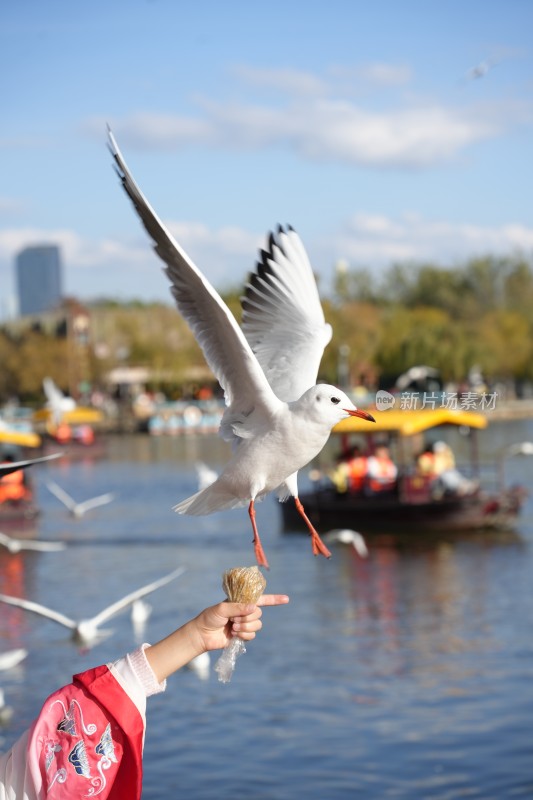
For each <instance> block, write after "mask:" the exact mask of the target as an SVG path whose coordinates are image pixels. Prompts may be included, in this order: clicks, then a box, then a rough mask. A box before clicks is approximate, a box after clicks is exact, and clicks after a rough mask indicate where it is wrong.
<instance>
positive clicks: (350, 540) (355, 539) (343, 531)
mask: <svg viewBox="0 0 533 800" xmlns="http://www.w3.org/2000/svg"><path fill="white" fill-rule="evenodd" d="M324 541H326V542H328V544H329V543H330V542H336V543H338V544H350V545H352V547H353V548H354V550H355V551H356V553H357V554H358V555H360V556H361V558H368V547H367V546H366V542H365V540H364V538H363V536H362V535H361V534H360V533H359V532H358V531H352V530H350V529H349V528H335V529H334V530H332V531H328V533H326V535H325V536H324Z"/></svg>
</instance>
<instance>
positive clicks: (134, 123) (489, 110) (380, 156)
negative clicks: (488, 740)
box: [84, 63, 531, 169]
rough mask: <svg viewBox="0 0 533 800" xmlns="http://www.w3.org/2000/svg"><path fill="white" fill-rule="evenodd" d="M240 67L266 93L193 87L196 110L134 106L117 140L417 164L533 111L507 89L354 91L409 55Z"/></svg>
mask: <svg viewBox="0 0 533 800" xmlns="http://www.w3.org/2000/svg"><path fill="white" fill-rule="evenodd" d="M234 74H235V75H237V77H238V78H239V79H240V80H241V82H242V81H246V82H247V83H248V84H249V85H251V86H252V87H253V88H254V89H259V90H260V89H269V90H274V94H273V95H272V96H269V97H268V99H265V98H264V97H263V98H261V95H260V94H258V93H257V92H256V93H255V94H254V100H253V102H251V101H245V100H243V99H242V92H241V93H240V94H239V97H241V99H239V100H235V99H231V100H227V99H224V100H222V99H219V98H217V99H213V98H207V97H203V98H201V97H195V98H194V99H193V100H191V102H192V103H194V105H195V106H196V110H195V112H193V113H192V114H188V115H185V114H169V113H167V114H157V113H152V112H138V113H136V114H131V115H129V116H126V117H123V118H121V119H120V118H119V119H117V120H114V121H113V130H114V132H115V133H116V134H117V136H118V138H119V141H121V142H123V143H124V144H127V145H128V146H132V147H133V146H135V147H138V148H156V149H164V150H177V149H180V148H184V147H187V146H191V145H194V146H204V147H210V148H217V149H222V150H234V149H236V148H238V149H242V150H264V149H269V148H284V149H286V150H289V151H292V152H294V153H296V154H297V155H298V156H300V157H301V158H302V159H305V160H308V161H315V162H317V161H319V162H333V163H335V162H337V163H343V164H351V165H362V166H372V167H391V166H392V167H399V168H404V169H416V168H427V167H431V166H433V165H439V164H442V163H445V162H448V161H450V160H453V159H455V158H457V157H458V156H459V155H460V154H462V152H463V151H464V149H465V148H466V147H468V146H469V145H472V144H475V143H476V142H480V141H482V140H485V139H488V138H491V137H496V136H498V135H500V134H501V133H502V131H503V130H504V128H511V127H512V126H514V125H516V124H519V123H521V122H523V121H524V120H527V121H530V120H531V108H530V105H529V104H526V106H525V107H524V104H521V105H520V104H519V105H518V106H517V104H516V103H513V102H512V100H511V99H510V98H508V99H506V100H505V101H504V103H503V104H502V102H498V103H496V102H494V103H492V104H489V103H485V104H484V105H483V106H478V107H474V106H460V105H456V106H453V105H450V104H445V103H439V102H437V101H435V100H430V101H429V100H426V99H413V97H412V96H411V97H410V98H409V99H405V98H404V97H403V96H402V95H401V94H398V93H397V92H395V93H394V96H392V95H391V96H389V95H379V98H380V99H379V100H378V99H377V95H376V93H375V92H372V94H370V93H369V95H368V96H367V98H366V99H365V101H364V102H363V101H362V100H361V99H359V100H358V101H356V100H354V99H353V95H354V94H357V93H361V92H364V90H365V87H368V86H369V85H371V84H372V83H373V84H375V85H378V84H379V85H380V87H382V88H383V87H389V88H391V87H400V86H402V85H404V84H406V83H408V82H409V81H410V80H411V78H412V76H411V71H410V69H409V67H408V66H406V65H392V64H386V63H376V64H369V65H363V66H360V67H354V68H352V69H345V68H342V67H331V68H330V69H329V70H328V71H327V73H326V76H325V77H321V76H317V75H315V74H313V73H309V72H305V71H302V70H296V69H275V70H269V69H258V68H249V67H246V66H238V67H235V68H234ZM385 98H387V99H385ZM463 101H464V98H463ZM504 106H505V107H504ZM504 112H505V113H504ZM103 124H104V121H103V120H102V119H92V120H88V121H87V122H86V123H85V125H84V127H85V129H86V130H89V131H90V132H91V133H94V132H96V131H97V134H98V136H101V131H102V127H103Z"/></svg>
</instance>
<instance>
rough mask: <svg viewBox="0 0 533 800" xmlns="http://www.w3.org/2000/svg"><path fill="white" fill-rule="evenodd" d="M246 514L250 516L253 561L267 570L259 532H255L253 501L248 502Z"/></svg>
mask: <svg viewBox="0 0 533 800" xmlns="http://www.w3.org/2000/svg"><path fill="white" fill-rule="evenodd" d="M248 514H249V515H250V520H251V523H252V528H253V530H254V552H255V560H256V561H257V563H258V564H259V566H260V567H266V569H269V566H268V561H267V560H266V556H265V551H264V550H263V545H262V544H261V539H260V538H259V531H258V530H257V525H256V524H255V506H254V501H253V500H250V505H249V506H248Z"/></svg>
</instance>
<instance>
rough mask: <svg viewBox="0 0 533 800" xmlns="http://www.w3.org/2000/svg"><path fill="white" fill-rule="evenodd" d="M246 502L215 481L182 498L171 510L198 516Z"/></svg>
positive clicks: (237, 506) (239, 506)
mask: <svg viewBox="0 0 533 800" xmlns="http://www.w3.org/2000/svg"><path fill="white" fill-rule="evenodd" d="M247 504H248V501H247V500H240V499H239V498H238V497H235V495H232V494H229V493H228V492H227V491H224V489H222V488H221V487H220V486H217V485H216V483H215V484H212V485H211V486H208V487H207V488H206V489H202V490H201V491H200V492H196V494H193V495H191V496H190V497H187V498H186V499H185V500H182V501H181V502H180V503H178V504H177V505H175V506H174V508H173V510H174V511H176V513H177V514H191V515H193V516H196V517H200V516H202V515H204V514H212V513H214V512H215V511H225V510H228V509H230V508H241V507H242V506H245V505H247Z"/></svg>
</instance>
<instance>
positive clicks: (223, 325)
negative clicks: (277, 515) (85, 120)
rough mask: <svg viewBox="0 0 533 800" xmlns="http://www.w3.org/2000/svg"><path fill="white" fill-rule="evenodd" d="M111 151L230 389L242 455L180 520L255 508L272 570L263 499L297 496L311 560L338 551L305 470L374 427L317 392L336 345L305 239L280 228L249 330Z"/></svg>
mask: <svg viewBox="0 0 533 800" xmlns="http://www.w3.org/2000/svg"><path fill="white" fill-rule="evenodd" d="M108 133H109V147H110V150H111V153H112V154H113V157H114V159H115V165H116V170H117V173H118V175H119V178H120V180H121V182H122V185H123V188H124V190H125V191H126V194H127V195H128V196H129V198H130V200H131V201H132V203H133V205H134V207H135V210H136V211H137V214H138V215H139V217H140V220H141V222H142V224H143V225H144V227H145V229H146V231H147V232H148V234H149V235H150V237H151V238H152V240H153V243H154V247H155V250H156V253H157V254H158V255H159V257H160V258H161V259H162V260H163V262H164V263H165V265H166V266H165V272H166V274H167V277H168V278H169V280H170V282H171V291H172V294H173V296H174V300H175V302H176V305H177V307H178V310H179V311H180V313H181V314H182V315H183V317H184V319H185V320H186V321H187V323H188V325H189V327H190V328H191V330H192V332H193V334H194V335H195V337H196V339H197V341H198V343H199V344H200V346H201V348H202V350H203V353H204V356H205V359H206V361H207V363H208V365H209V367H210V368H211V370H212V372H213V373H214V375H215V376H216V378H217V380H218V382H219V383H220V385H221V386H222V388H223V390H224V396H225V401H226V406H227V408H226V411H225V413H224V416H223V418H222V421H221V425H220V435H221V436H222V438H223V439H225V440H226V441H230V442H231V443H232V444H233V447H234V454H233V456H232V458H231V459H230V460H229V462H228V463H227V464H226V466H225V467H224V469H223V471H222V472H221V474H220V475H219V477H218V478H217V479H216V480H215V481H214V482H213V483H212V484H211V485H210V486H208V487H206V488H204V489H202V490H200V491H199V492H197V493H196V494H194V495H192V496H191V497H189V498H187V499H185V500H183V501H182V502H180V503H178V504H177V505H176V506H175V507H174V510H175V511H177V512H178V513H180V514H193V515H201V514H211V513H213V512H215V511H221V510H224V509H230V508H237V507H239V506H246V505H247V506H248V513H249V515H250V520H251V523H252V529H253V533H254V538H253V541H254V550H255V557H256V560H257V563H258V564H259V565H260V566H264V567H268V562H267V559H266V556H265V553H264V551H263V547H262V544H261V540H260V538H259V532H258V530H257V525H256V521H255V501H256V500H260V499H262V498H263V497H264V496H265V495H266V494H268V493H269V492H271V491H274V490H277V492H278V496H279V499H280V500H286V499H288V498H289V497H293V498H294V502H295V504H296V507H297V509H298V512H299V513H300V515H301V516H302V517H303V519H304V520H305V522H306V525H307V527H308V529H309V533H310V535H311V542H312V548H313V553H314V554H315V555H318V554H319V553H321V554H322V555H324V556H327V557H329V556H330V555H331V553H330V552H329V550H328V549H327V547H326V546H325V545H324V543H323V542H322V540H321V539H320V536H319V534H318V532H317V531H316V530H315V528H314V527H313V526H312V524H311V522H310V520H309V519H308V517H307V515H306V514H305V511H304V508H303V506H302V503H301V502H300V500H299V498H298V484H297V475H298V470H300V469H301V468H302V467H304V466H305V465H306V464H308V463H309V461H311V460H312V459H313V458H314V457H315V456H316V455H318V453H319V452H320V451H321V450H322V448H323V447H324V445H325V444H326V442H327V440H328V438H329V434H330V432H331V429H332V427H333V426H334V425H335V424H336V423H338V422H340V421H341V420H342V419H344V418H346V417H348V416H358V417H363V418H364V419H367V420H371V421H374V419H373V417H372V416H371V415H370V414H368V413H367V412H366V411H361V410H358V409H357V407H356V406H354V404H353V403H352V401H351V400H350V399H349V397H348V396H347V395H346V394H345V393H344V392H342V391H340V389H337V388H336V387H335V386H329V385H327V384H319V385H315V384H316V378H317V374H318V368H319V365H320V361H321V358H322V353H323V351H324V348H325V346H326V345H327V344H328V342H329V341H330V339H331V335H332V330H331V326H330V325H327V324H326V322H325V319H324V313H323V310H322V306H321V304H320V299H319V296H318V289H317V286H316V282H315V279H314V276H313V271H312V268H311V265H310V263H309V259H308V257H307V254H306V252H305V250H304V247H303V244H302V242H301V240H300V238H299V236H298V235H297V233H296V232H295V231H294V230H293V229H292V228H291V227H288V228H287V229H286V230H285V229H283V228H282V227H279V228H278V230H277V232H276V233H275V234H274V233H272V234H271V235H270V239H269V244H268V248H267V250H264V251H262V252H261V254H260V260H259V263H258V264H257V269H256V271H255V273H254V274H253V275H252V276H251V278H250V281H249V283H248V284H247V286H246V290H245V297H244V298H243V300H242V306H243V324H242V329H241V328H240V327H239V326H238V324H237V322H236V320H235V318H234V316H233V315H232V313H231V312H230V310H229V309H228V307H227V306H226V304H225V303H224V301H223V300H222V299H221V297H220V296H219V295H218V293H217V292H216V291H215V289H214V288H213V287H212V286H211V284H210V283H209V282H208V281H207V279H206V278H205V277H204V276H203V275H202V273H201V272H200V270H199V269H198V268H197V267H196V266H195V264H194V263H193V262H192V261H191V259H190V258H189V257H188V255H187V254H186V253H185V251H184V250H183V249H182V248H181V247H180V245H179V244H178V243H177V242H176V241H175V239H174V238H173V237H172V235H171V234H170V232H169V231H168V230H167V228H166V227H165V226H164V225H163V223H162V222H161V221H160V220H159V218H158V217H157V215H156V214H155V212H154V211H153V210H152V208H151V206H150V205H149V203H148V202H147V200H146V199H145V197H144V195H143V194H142V193H141V191H140V189H139V188H138V186H137V184H136V183H135V181H134V179H133V177H132V176H131V174H130V172H129V170H128V168H127V166H126V163H125V162H124V159H123V157H122V155H121V153H120V151H119V149H118V146H117V143H116V141H115V139H114V137H113V134H112V133H111V131H110V130H109V131H108Z"/></svg>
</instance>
